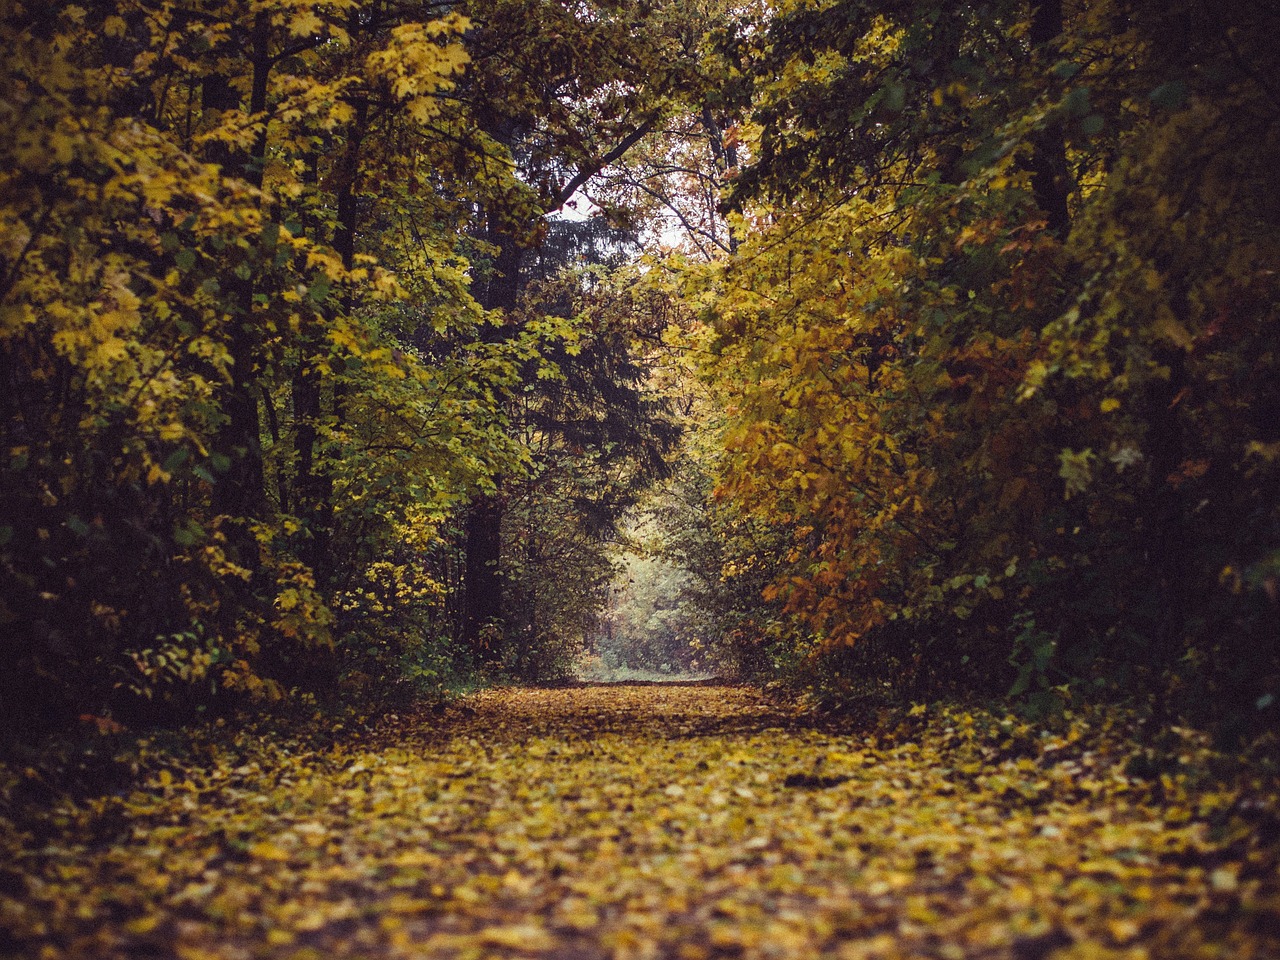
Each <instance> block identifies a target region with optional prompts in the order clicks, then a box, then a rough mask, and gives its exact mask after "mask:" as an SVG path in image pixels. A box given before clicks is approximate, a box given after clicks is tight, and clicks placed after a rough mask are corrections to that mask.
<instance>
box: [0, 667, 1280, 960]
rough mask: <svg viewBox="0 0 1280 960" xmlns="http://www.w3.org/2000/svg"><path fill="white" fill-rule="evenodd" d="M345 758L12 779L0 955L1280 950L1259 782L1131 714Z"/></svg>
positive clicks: (391, 740) (4, 821) (610, 704)
mask: <svg viewBox="0 0 1280 960" xmlns="http://www.w3.org/2000/svg"><path fill="white" fill-rule="evenodd" d="M336 737H337V739H336V740H335V742H333V743H331V744H326V743H323V742H317V741H311V742H309V743H305V744H304V743H303V742H302V741H298V742H292V743H291V742H289V741H281V740H270V741H268V740H259V739H255V738H253V737H251V736H247V735H241V736H239V737H230V736H227V735H226V734H225V732H224V734H223V738H222V740H211V741H209V742H208V743H206V744H204V745H203V746H198V748H193V749H190V750H188V751H187V752H186V753H185V756H186V757H187V759H186V760H184V761H182V762H181V763H179V762H178V761H176V760H170V761H166V762H165V764H164V765H152V766H151V767H150V768H149V769H147V770H144V773H143V776H142V781H143V782H141V783H140V784H138V785H134V786H129V787H125V788H122V789H120V790H117V791H116V792H115V793H113V794H107V795H104V796H96V797H95V796H82V797H80V798H79V799H69V798H66V797H62V798H59V799H56V800H52V801H50V805H49V806H46V807H44V808H43V809H36V808H37V807H38V806H39V804H38V803H37V800H38V798H39V794H40V791H39V789H37V788H36V787H37V786H38V785H36V786H33V785H32V783H31V781H32V780H33V779H37V778H38V771H35V770H15V771H10V772H9V775H8V780H7V781H5V784H4V793H3V797H4V800H5V802H6V804H7V808H6V809H5V810H4V811H0V812H4V813H5V814H6V816H5V817H4V818H0V858H2V859H0V953H7V954H10V955H16V956H23V957H48V958H59V957H121V958H123V957H130V958H137V957H169V956H177V957H182V958H185V960H205V958H215V957H217V958H246V960H248V958H256V957H272V958H277V957H278V958H298V960H303V958H319V957H369V958H399V957H403V958H432V957H459V958H462V957H475V958H480V957H518V956H529V955H541V956H546V957H566V958H575V960H578V958H581V960H590V958H606V957H617V958H647V957H675V958H687V960H696V958H703V957H736V956H741V957H797V958H804V957H828V956H829V957H848V958H858V957H886V958H888V957H939V958H944V960H960V958H966V957H982V958H1005V957H1008V958H1014V960H1047V958H1051V957H1052V958H1092V957H1132V958H1139V957H1151V958H1164V957H1175V958H1181V957H1241V958H1247V957H1277V956H1280V881H1278V876H1280V860H1278V850H1280V808H1278V804H1277V794H1276V789H1275V786H1276V782H1275V779H1274V776H1273V774H1272V773H1270V772H1268V769H1269V768H1268V765H1267V764H1268V761H1267V760H1266V759H1265V758H1263V757H1255V758H1253V759H1252V760H1251V761H1250V760H1248V758H1245V759H1244V760H1241V758H1230V757H1224V756H1221V755H1218V754H1215V753H1213V752H1212V751H1211V750H1209V748H1208V747H1207V746H1206V745H1205V744H1203V743H1201V742H1200V741H1198V740H1197V739H1196V737H1194V736H1193V735H1191V734H1189V733H1172V734H1169V735H1167V736H1166V737H1165V738H1164V740H1163V741H1162V742H1161V745H1160V746H1159V747H1158V748H1150V747H1148V748H1143V749H1138V748H1135V747H1134V745H1133V743H1132V741H1131V739H1130V736H1129V733H1128V731H1127V729H1126V728H1125V726H1124V724H1123V723H1122V722H1121V721H1120V719H1118V718H1116V717H1115V716H1114V715H1107V716H1104V715H1102V714H1088V715H1081V716H1076V717H1072V718H1067V719H1066V720H1065V721H1063V722H1060V723H1058V724H1056V725H1054V726H1052V727H1050V728H1048V729H1039V728H1036V727H1033V726H1030V725H1028V724H1025V723H1022V722H1020V721H1018V720H1016V719H1013V718H1001V717H996V716H992V715H989V714H986V713H981V712H967V711H964V710H961V709H958V708H949V709H947V708H940V707H933V708H929V709H928V710H926V709H924V708H923V707H921V708H916V709H915V710H914V711H912V712H911V713H910V714H905V715H904V716H902V717H901V718H900V722H897V723H895V724H892V725H889V726H884V725H882V726H880V727H879V728H877V730H876V732H868V731H867V730H854V731H851V730H840V729H833V728H831V727H830V726H827V727H825V728H824V727H822V726H821V725H815V724H814V723H811V722H809V721H808V720H807V719H806V718H805V717H802V716H800V715H798V714H796V713H793V712H789V711H787V710H785V709H782V708H779V707H777V706H775V705H773V704H771V703H770V702H769V701H767V700H766V699H765V698H763V697H762V696H761V695H760V694H758V693H756V692H754V691H751V690H747V689H741V688H733V687H717V686H657V685H655V686H629V687H604V686H597V687H579V688H575V689H565V690H500V691H490V692H486V693H483V694H480V695H477V696H475V697H472V698H470V699H468V700H466V701H464V702H462V703H461V704H459V705H456V706H455V707H453V708H451V709H450V710H449V711H448V712H447V713H444V714H440V713H424V714H423V715H421V716H412V717H399V718H392V719H391V720H389V721H388V723H387V724H386V726H385V728H384V729H380V730H378V731H377V732H376V733H374V734H372V735H362V736H360V737H353V738H349V739H346V740H344V739H342V732H341V731H338V733H337V734H336ZM1259 771H1262V772H1261V773H1260V772H1259Z"/></svg>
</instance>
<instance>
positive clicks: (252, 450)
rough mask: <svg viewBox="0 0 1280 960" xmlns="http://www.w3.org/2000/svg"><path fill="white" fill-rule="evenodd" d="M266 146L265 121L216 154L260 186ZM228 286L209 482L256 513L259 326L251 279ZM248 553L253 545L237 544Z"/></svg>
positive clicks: (256, 62) (236, 505)
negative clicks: (224, 364)
mask: <svg viewBox="0 0 1280 960" xmlns="http://www.w3.org/2000/svg"><path fill="white" fill-rule="evenodd" d="M270 31H271V21H270V19H269V17H268V15H267V14H259V15H258V18H257V20H256V21H255V23H254V29H253V35H252V37H251V40H250V42H251V46H252V54H251V56H252V63H253V80H252V84H251V88H250V97H249V113H250V114H251V115H259V114H263V113H265V111H266V109H267V83H268V79H269V78H270V75H271V66H272V61H271V54H270V47H269V41H270ZM266 152H267V133H266V129H265V127H264V128H263V130H262V131H261V132H260V133H259V134H258V136H257V138H256V140H255V141H254V144H253V146H252V147H251V148H250V149H249V150H247V151H242V152H237V153H233V154H229V155H227V156H224V157H219V158H216V159H218V160H221V161H222V165H223V167H224V169H226V170H227V172H229V173H231V174H233V175H235V176H239V177H241V178H243V179H244V180H245V181H246V182H248V183H249V184H251V185H252V186H254V187H261V186H262V176H263V163H264V162H265V159H266ZM232 290H233V292H234V300H235V314H234V316H233V318H232V321H231V324H230V335H229V343H228V348H229V352H230V354H231V372H230V382H229V383H227V384H226V385H225V387H224V388H223V390H222V391H221V397H220V398H219V399H220V401H221V405H222V410H223V413H225V414H226V417H227V420H226V423H225V424H224V426H223V427H222V429H221V430H220V431H219V433H218V437H217V438H216V440H215V449H217V450H219V451H221V452H222V453H224V454H225V455H226V456H227V457H228V458H229V459H230V461H231V467H230V469H229V470H228V471H227V473H226V474H225V475H224V476H222V477H220V478H219V480H218V482H217V483H216V484H215V486H214V491H213V509H214V511H215V512H216V513H221V514H226V515H228V516H232V517H249V518H252V517H258V516H261V515H262V513H263V511H264V506H265V479H264V474H263V466H262V441H261V436H260V431H261V422H260V419H259V413H258V391H257V386H258V373H257V370H256V369H255V366H256V363H257V357H258V352H259V351H258V347H259V344H258V331H257V328H256V325H255V323H254V317H253V293H254V282H253V276H252V274H250V275H249V276H248V277H247V278H244V279H242V278H239V277H237V278H234V279H233V280H232ZM239 546H241V547H242V552H244V553H245V554H246V555H245V556H243V557H241V560H242V562H247V561H248V560H249V559H250V556H249V554H250V553H251V550H252V545H251V544H248V543H245V544H241V545H239Z"/></svg>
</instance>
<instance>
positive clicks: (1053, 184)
mask: <svg viewBox="0 0 1280 960" xmlns="http://www.w3.org/2000/svg"><path fill="white" fill-rule="evenodd" d="M1061 34H1062V0H1044V2H1042V3H1041V4H1040V5H1039V6H1038V7H1036V12H1035V15H1034V16H1033V17H1032V20H1031V31H1030V33H1029V35H1028V39H1029V40H1030V42H1031V49H1032V57H1033V60H1034V62H1035V63H1036V64H1037V66H1038V67H1039V68H1040V69H1042V70H1047V69H1048V67H1049V65H1050V60H1051V58H1052V56H1053V55H1054V53H1055V47H1054V45H1055V43H1056V41H1057V39H1058V37H1059V36H1061ZM1032 146H1033V150H1032V154H1031V159H1030V161H1029V163H1028V167H1029V168H1030V170H1031V191H1032V193H1033V194H1035V198H1036V205H1037V206H1039V207H1040V209H1041V210H1042V211H1043V212H1044V215H1045V219H1046V221H1047V223H1048V228H1049V230H1050V232H1052V233H1053V234H1054V235H1055V236H1056V237H1057V238H1058V239H1059V240H1066V239H1067V234H1068V233H1069V232H1070V230H1071V215H1070V212H1069V210H1068V207H1067V201H1068V198H1069V197H1070V196H1071V169H1070V167H1068V165H1067V148H1066V142H1065V140H1064V138H1063V133H1062V125H1061V123H1060V122H1054V123H1052V124H1050V125H1049V126H1048V127H1046V128H1045V129H1044V130H1043V131H1041V132H1040V134H1039V135H1038V136H1036V138H1035V140H1034V141H1033V144H1032Z"/></svg>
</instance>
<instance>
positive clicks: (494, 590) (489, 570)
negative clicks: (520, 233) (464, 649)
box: [463, 230, 524, 663]
mask: <svg viewBox="0 0 1280 960" xmlns="http://www.w3.org/2000/svg"><path fill="white" fill-rule="evenodd" d="M488 239H489V240H490V242H492V243H494V244H495V245H496V246H498V247H499V253H498V256H497V257H496V258H495V261H494V264H493V271H492V273H491V275H490V276H489V278H488V279H487V281H486V282H485V284H484V286H483V287H482V288H481V289H480V291H479V296H478V297H477V299H478V300H479V301H480V305H481V306H482V307H484V308H485V309H486V310H510V309H511V308H513V307H514V306H515V304H516V299H517V298H518V297H519V295H520V286H521V278H520V266H521V262H522V260H523V259H524V250H523V248H522V247H521V246H520V245H519V244H518V243H517V242H516V240H515V239H514V238H513V237H511V236H510V235H508V234H506V233H504V232H501V231H497V230H491V231H490V234H489V237H488ZM485 335H486V336H487V337H492V338H494V339H496V338H498V337H501V336H502V335H503V333H502V330H501V328H499V327H487V328H486V331H485ZM496 482H497V489H496V490H495V491H494V492H493V493H492V494H484V495H481V496H479V497H477V498H476V499H475V500H474V501H473V502H472V504H471V510H470V512H469V513H468V514H467V527H466V533H467V560H466V567H465V573H464V578H463V582H464V590H465V593H466V606H465V617H464V620H463V641H464V642H465V643H466V644H467V645H468V647H469V648H470V649H471V651H472V653H473V655H474V656H475V658H476V661H477V662H480V663H487V662H493V660H494V659H495V658H496V656H497V654H498V651H497V650H494V649H491V648H490V647H489V646H487V643H486V641H487V637H486V634H487V633H488V632H489V631H486V630H485V628H486V627H487V626H490V625H493V624H497V625H499V628H500V627H501V624H502V622H503V583H502V517H503V513H504V497H503V492H502V480H501V478H497V481H496Z"/></svg>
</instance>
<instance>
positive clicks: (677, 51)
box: [0, 0, 1280, 732]
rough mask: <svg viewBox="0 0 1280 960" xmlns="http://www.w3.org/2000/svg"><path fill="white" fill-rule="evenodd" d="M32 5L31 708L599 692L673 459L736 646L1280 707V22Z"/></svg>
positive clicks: (1244, 17)
mask: <svg viewBox="0 0 1280 960" xmlns="http://www.w3.org/2000/svg"><path fill="white" fill-rule="evenodd" d="M0 9H3V19H2V20H0V43H2V44H3V48H4V50H5V53H6V57H5V66H4V68H3V69H4V72H5V84H4V85H3V92H0V123H2V124H3V126H4V129H5V130H6V132H7V136H6V138H5V139H4V141H3V142H2V143H0V154H2V157H0V360H2V362H3V369H2V374H0V375H2V376H3V377H4V385H3V389H2V390H0V425H2V426H0V429H2V430H3V449H0V584H2V585H3V590H2V592H0V620H2V621H3V627H4V631H3V632H4V652H3V656H4V660H5V664H6V668H7V669H6V671H4V673H3V674H2V675H0V676H2V678H3V679H0V700H3V702H4V704H5V708H6V710H7V711H8V712H9V713H11V714H12V720H13V722H14V723H16V724H17V725H18V726H23V725H37V726H39V725H44V724H48V723H56V722H61V721H62V720H65V719H66V718H68V717H71V718H74V717H75V716H77V715H80V714H88V715H91V716H101V715H106V714H107V713H112V715H115V716H119V717H136V718H138V719H143V718H149V719H173V718H182V717H188V716H191V715H193V714H194V713H195V712H197V711H199V710H202V709H208V708H210V707H215V708H218V707H219V706H220V705H227V706H230V705H232V704H234V703H237V702H242V701H243V699H244V698H254V697H259V698H261V697H268V698H277V699H279V698H284V697H293V698H295V699H297V698H302V697H305V696H307V695H310V694H319V695H326V696H327V695H334V694H337V695H342V696H353V695H359V694H374V695H376V696H385V695H386V691H388V690H390V689H394V688H397V686H399V687H403V686H404V681H405V680H406V679H408V680H410V681H412V683H413V684H416V685H417V688H418V689H421V688H423V687H433V686H438V685H440V684H443V683H447V682H450V680H451V678H452V677H454V676H455V675H457V674H460V673H465V672H467V671H470V670H473V669H477V668H483V669H484V670H487V671H488V672H489V673H491V674H492V673H495V672H503V671H505V672H507V673H508V674H519V675H522V676H525V677H537V676H548V675H551V674H555V673H557V672H563V671H564V670H566V669H568V668H569V667H570V666H571V664H572V661H573V659H574V657H576V656H577V655H578V654H580V653H581V652H582V650H583V649H584V648H585V647H587V646H589V645H590V641H591V638H592V636H593V635H594V633H595V632H596V630H597V629H598V625H599V624H600V622H601V621H600V617H601V616H602V610H603V606H604V602H605V599H606V597H607V595H608V590H607V585H608V583H609V580H610V579H611V577H612V575H613V568H614V562H613V559H612V557H611V555H610V553H609V544H610V542H611V541H616V540H617V539H618V530H619V527H620V524H622V523H623V520H624V517H626V516H627V515H628V511H633V510H634V509H635V508H636V507H637V505H639V504H640V503H641V501H642V499H643V497H644V496H646V492H647V491H649V490H651V489H652V488H653V487H654V485H655V484H665V486H664V487H663V489H662V492H661V493H660V496H661V497H663V498H666V499H664V500H660V501H657V502H659V503H666V504H668V506H669V508H667V509H661V510H660V511H659V512H660V514H661V515H660V516H659V517H658V518H657V520H656V521H654V525H653V527H652V529H653V530H656V531H659V532H660V535H658V536H656V538H655V539H654V543H653V544H652V550H653V551H654V552H655V553H658V554H662V555H664V556H665V557H666V558H667V560H668V561H670V562H677V563H679V564H681V565H683V566H684V568H685V569H686V571H687V573H688V576H687V577H685V578H683V579H681V580H680V581H679V582H681V583H683V584H685V586H684V587H681V588H680V589H681V590H683V591H684V594H685V595H684V597H683V598H682V599H683V601H684V602H685V604H686V607H687V609H688V610H689V611H690V612H689V619H688V623H690V624H694V623H696V624H697V625H698V626H697V629H696V630H693V629H692V628H690V635H693V634H695V633H696V634H697V639H698V642H699V643H700V644H702V645H704V647H706V648H708V649H712V648H714V650H715V651H717V653H716V656H717V657H718V658H719V659H718V661H717V662H719V663H721V664H722V665H727V666H736V667H737V668H738V669H740V670H743V671H746V672H750V673H755V674H757V675H761V676H771V677H772V676H778V675H786V676H788V677H790V678H791V679H793V680H795V681H798V682H800V683H803V684H807V685H810V686H812V687H814V688H815V689H817V690H819V691H821V694H822V696H824V697H829V698H831V699H833V700H845V701H847V700H849V699H850V698H854V697H860V696H864V695H866V694H867V693H868V692H869V691H872V690H874V691H880V690H882V689H883V687H882V684H883V683H884V682H885V681H888V682H890V683H891V684H892V685H893V686H894V688H895V689H896V690H897V691H899V692H904V691H905V692H910V693H912V694H914V695H920V696H924V695H934V694H939V693H942V692H945V691H948V690H949V691H953V692H954V691H957V690H966V691H972V690H981V691H984V692H990V693H998V694H1006V693H1009V692H1011V691H1012V693H1013V694H1014V695H1015V696H1016V697H1018V698H1020V700H1021V702H1023V703H1024V704H1025V705H1028V706H1029V707H1031V708H1032V709H1041V710H1050V709H1053V708H1054V706H1055V704H1057V705H1061V704H1062V703H1063V702H1065V701H1067V700H1070V699H1078V698H1092V697H1098V696H1112V695H1138V696H1139V697H1140V698H1149V699H1151V701H1152V703H1153V704H1154V705H1155V706H1156V707H1157V708H1158V710H1160V711H1163V712H1165V713H1166V714H1175V713H1179V712H1188V711H1189V712H1190V713H1191V714H1194V715H1198V716H1200V717H1202V718H1205V719H1214V718H1216V719H1217V720H1218V721H1219V723H1220V727H1221V728H1222V729H1224V730H1227V731H1228V732H1229V731H1230V730H1240V731H1242V730H1246V729H1249V728H1251V727H1257V726H1259V725H1262V726H1266V725H1268V724H1271V723H1272V722H1273V721H1274V717H1275V712H1276V710H1277V709H1280V707H1277V706H1276V701H1275V697H1276V690H1277V683H1280V659H1278V658H1280V652H1278V651H1277V647H1276V643H1275V635H1274V629H1273V626H1272V624H1273V621H1274V617H1275V604H1276V598H1275V594H1276V577H1277V576H1278V575H1280V569H1278V561H1277V552H1276V551H1277V549H1278V546H1277V545H1278V544H1280V536H1278V530H1277V523H1278V521H1280V518H1278V517H1277V514H1276V503H1277V502H1280V501H1278V499H1277V496H1276V494H1277V482H1278V477H1280V474H1278V471H1277V465H1276V464H1277V454H1278V448H1277V443H1280V438H1278V437H1277V436H1276V434H1275V423H1276V418H1275V417H1274V410H1275V409H1276V408H1277V406H1280V397H1277V396H1275V394H1276V389H1277V388H1276V383H1277V377H1276V376H1275V374H1276V371H1275V342H1274V341H1275V333H1274V327H1275V322H1274V321H1275V319H1276V318H1275V301H1276V297H1275V294H1276V289H1275V284H1276V279H1275V277H1276V275H1275V271H1274V264H1275V262H1276V254H1277V249H1276V237H1277V230H1276V226H1277V209H1276V203H1277V200H1276V197H1275V195H1274V191H1273V190H1272V189H1271V186H1270V181H1269V173H1268V171H1270V170H1271V169H1273V168H1274V166H1275V162H1276V159H1277V149H1278V146H1280V145H1278V144H1277V137H1278V136H1280V134H1278V130H1277V119H1278V118H1277V112H1278V110H1280V108H1278V107H1277V91H1276V88H1275V84H1274V82H1273V81H1272V80H1271V79H1270V78H1271V77H1272V76H1274V75H1275V74H1276V72H1277V71H1276V67H1277V64H1276V54H1275V51H1274V44H1273V43H1272V42H1271V40H1272V38H1273V37H1274V35H1275V33H1276V28H1277V23H1276V15H1275V14H1274V13H1272V12H1271V11H1270V10H1269V8H1268V7H1267V6H1266V5H1263V4H1251V3H1244V2H1240V3H1234V2H1229V3H1225V4H1221V3H1219V4H1214V5H1209V4H1207V3H1203V2H1191V0H1186V2H1175V3H1170V4H1163V5H1160V6H1159V8H1158V9H1157V8H1156V7H1154V6H1153V5H1150V4H1144V3H1137V2H1125V0H1089V2H1083V3H1066V2H1059V0H1046V2H1043V3H1024V2H1015V0H997V2H993V3H984V4H978V5H970V6H965V7H963V8H962V9H953V7H952V6H951V5H947V4H940V3H937V2H929V0H879V2H872V0H830V2H821V3H801V2H790V0H780V2H775V3H760V4H724V3H719V2H713V0H699V2H692V0H681V2H675V0H672V2H652V3H648V2H646V3H635V2H622V0H616V2H615V0H597V2H592V3H582V4H576V5H566V4H562V3H556V2H547V0H498V2H486V3H475V4H468V3H452V2H451V3H423V2H416V3H408V2H398V0H306V2H298V0H256V2H248V0H200V2H195V3H186V4H176V3H168V2H153V0H121V2H110V3H106V2H103V3H98V2H93V0H85V2H83V3H78V4H65V5H48V4H39V3H34V2H31V3H25V2H20V0H9V2H7V3H5V4H4V5H3V7H2V8H0ZM575 198H576V199H577V200H581V205H580V207H579V212H578V213H576V214H572V211H567V208H566V204H568V203H569V202H570V201H572V200H575ZM588 201H589V202H588ZM566 212H568V213H571V214H572V215H565V214H566ZM677 236H680V237H682V238H683V239H682V240H680V241H677V240H676V239H675V238H676V237H677ZM658 248H662V250H661V251H660V252H658ZM681 427H683V428H684V445H683V446H682V447H680V450H681V451H682V452H680V453H677V452H676V450H677V447H676V443H677V440H678V439H679V434H680V432H681ZM673 464H674V465H677V466H678V468H679V469H677V470H675V471H674V472H675V473H676V476H674V477H671V476H669V475H670V474H672V473H673ZM632 516H634V514H632ZM673 582H674V581H673Z"/></svg>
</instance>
